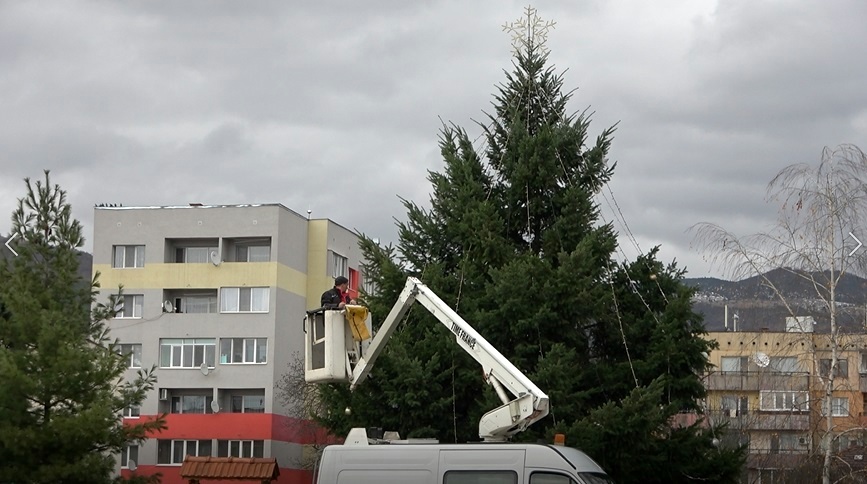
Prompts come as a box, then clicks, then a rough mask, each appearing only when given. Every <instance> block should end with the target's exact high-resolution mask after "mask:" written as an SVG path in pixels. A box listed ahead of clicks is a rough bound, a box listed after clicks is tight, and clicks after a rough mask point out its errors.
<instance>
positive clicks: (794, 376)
mask: <svg viewBox="0 0 867 484" xmlns="http://www.w3.org/2000/svg"><path fill="white" fill-rule="evenodd" d="M706 387H707V389H708V391H719V390H731V391H762V390H789V391H807V390H809V389H810V375H809V374H808V373H777V372H771V371H726V372H722V371H714V372H711V373H708V375H707V382H706Z"/></svg>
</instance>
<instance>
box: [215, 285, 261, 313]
mask: <svg viewBox="0 0 867 484" xmlns="http://www.w3.org/2000/svg"><path fill="white" fill-rule="evenodd" d="M270 295H271V288H269V287H224V288H222V289H221V290H220V311H222V312H224V313H267V312H268V305H269V299H270Z"/></svg>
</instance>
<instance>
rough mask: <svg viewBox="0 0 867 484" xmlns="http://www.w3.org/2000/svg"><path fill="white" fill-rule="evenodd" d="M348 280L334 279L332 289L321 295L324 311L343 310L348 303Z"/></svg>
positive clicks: (342, 278)
mask: <svg viewBox="0 0 867 484" xmlns="http://www.w3.org/2000/svg"><path fill="white" fill-rule="evenodd" d="M348 290H349V279H347V278H345V277H343V276H338V277H337V278H335V279H334V287H332V288H331V289H329V290H327V291H325V292H324V293H322V300H321V303H322V307H323V308H325V309H343V307H344V306H346V304H347V303H349V302H350V299H349V294H347V291H348Z"/></svg>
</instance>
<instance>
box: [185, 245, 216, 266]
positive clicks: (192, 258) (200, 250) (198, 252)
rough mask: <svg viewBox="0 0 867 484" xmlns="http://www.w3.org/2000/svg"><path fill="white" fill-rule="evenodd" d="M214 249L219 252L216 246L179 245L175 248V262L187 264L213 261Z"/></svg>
mask: <svg viewBox="0 0 867 484" xmlns="http://www.w3.org/2000/svg"><path fill="white" fill-rule="evenodd" d="M212 251H216V252H217V253H219V251H218V249H217V248H216V247H178V248H177V249H175V262H180V263H186V264H200V263H203V262H211V252H212Z"/></svg>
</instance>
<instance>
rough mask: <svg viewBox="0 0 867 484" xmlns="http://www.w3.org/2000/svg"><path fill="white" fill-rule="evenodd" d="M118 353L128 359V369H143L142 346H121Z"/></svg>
mask: <svg viewBox="0 0 867 484" xmlns="http://www.w3.org/2000/svg"><path fill="white" fill-rule="evenodd" d="M118 351H119V352H120V354H121V355H123V356H124V357H126V358H127V368H141V345H140V344H121V345H119V346H118Z"/></svg>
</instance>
